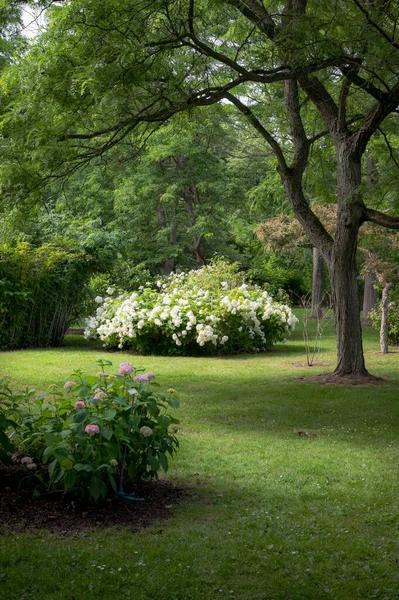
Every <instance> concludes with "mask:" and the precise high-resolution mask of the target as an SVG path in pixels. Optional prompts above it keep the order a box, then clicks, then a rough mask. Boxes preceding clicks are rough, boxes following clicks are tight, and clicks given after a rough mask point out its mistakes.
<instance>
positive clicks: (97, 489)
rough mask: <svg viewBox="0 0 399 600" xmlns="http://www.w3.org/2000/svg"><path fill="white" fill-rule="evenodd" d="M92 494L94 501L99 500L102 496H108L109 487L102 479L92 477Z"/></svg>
mask: <svg viewBox="0 0 399 600" xmlns="http://www.w3.org/2000/svg"><path fill="white" fill-rule="evenodd" d="M90 493H91V495H92V496H93V498H94V500H98V499H99V497H100V496H103V498H105V496H106V495H107V486H106V485H105V483H104V482H103V480H102V479H99V478H98V477H92V478H91V481H90Z"/></svg>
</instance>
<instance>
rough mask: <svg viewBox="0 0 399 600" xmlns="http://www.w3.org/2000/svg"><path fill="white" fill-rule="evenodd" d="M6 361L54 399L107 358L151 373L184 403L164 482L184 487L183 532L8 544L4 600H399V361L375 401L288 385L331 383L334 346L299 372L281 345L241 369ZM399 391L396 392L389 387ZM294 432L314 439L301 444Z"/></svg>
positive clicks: (63, 358) (373, 340)
mask: <svg viewBox="0 0 399 600" xmlns="http://www.w3.org/2000/svg"><path fill="white" fill-rule="evenodd" d="M77 342H78V340H76V339H73V338H70V340H69V345H68V346H67V347H65V348H62V349H55V350H50V351H49V350H40V351H38V350H36V351H22V352H10V353H1V354H0V374H7V375H9V376H11V377H12V378H13V379H14V380H15V382H16V383H18V384H19V385H29V386H34V387H37V388H38V389H41V390H45V389H47V388H48V386H49V385H50V384H51V383H63V382H64V381H65V379H66V378H67V377H68V375H69V373H70V372H71V371H72V370H73V369H75V368H81V369H83V370H84V371H90V372H95V367H94V366H93V363H94V362H95V360H97V359H98V358H100V357H101V356H106V357H107V358H111V360H113V362H114V366H115V367H117V366H118V365H119V362H122V361H125V360H131V361H132V362H133V363H134V364H138V363H140V364H143V365H144V366H145V367H146V368H147V369H149V370H152V371H155V372H156V373H157V374H158V376H159V380H160V382H161V383H162V384H164V385H165V387H170V386H172V387H175V388H176V389H177V390H178V392H179V396H180V400H181V408H180V409H179V411H178V413H179V414H178V416H179V418H180V419H181V421H182V424H183V430H182V432H181V451H180V453H179V455H178V457H177V458H176V459H175V460H174V461H173V464H172V467H171V470H170V472H169V473H168V478H170V479H172V480H174V481H176V482H178V483H182V484H189V486H190V487H189V488H188V490H189V492H188V495H187V497H186V499H185V501H184V502H183V503H182V504H180V505H178V506H176V507H175V508H174V516H173V518H172V519H171V520H170V521H168V522H166V523H157V524H155V525H154V526H153V527H151V528H150V529H147V530H144V531H142V532H140V533H138V534H134V535H133V534H131V533H130V532H128V531H126V530H108V531H107V530H102V531H99V532H95V533H90V532H87V533H77V534H74V535H69V536H62V535H56V534H48V533H46V532H42V533H36V534H26V535H18V536H3V537H2V538H0V599H1V600H17V599H18V600H28V599H29V600H44V599H45V600H72V599H74V600H86V599H88V598H90V599H93V600H97V599H99V600H100V599H101V600H111V599H112V600H119V599H125V598H131V599H132V600H133V599H134V600H150V599H154V600H190V599H193V600H205V599H206V600H213V599H215V598H220V599H221V600H223V599H227V598H231V599H236V600H238V599H241V600H258V599H259V600H261V599H262V600H266V599H267V600H269V599H279V600H280V599H281V600H287V599H289V600H312V599H320V598H331V599H337V600H346V599H348V600H352V599H353V600H355V599H356V600H357V599H363V598H364V599H371V598H379V599H385V600H392V599H394V598H398V597H399V564H398V561H399V536H398V525H399V504H398V497H399V482H398V464H399V441H398V423H399V391H398V385H397V383H396V384H395V382H394V379H399V362H398V358H399V350H398V349H393V352H391V353H390V354H389V355H387V356H384V357H383V356H381V355H379V354H378V335H377V334H376V332H374V331H372V330H369V329H367V330H366V331H365V335H364V342H365V352H366V360H367V366H368V368H369V369H370V371H371V372H372V373H374V374H376V375H383V376H386V377H387V378H388V380H387V383H385V384H383V385H378V386H354V387H346V386H334V387H333V386H324V387H323V386H318V385H314V384H309V383H304V382H302V381H300V380H297V379H294V378H298V377H303V376H306V375H308V374H309V372H311V373H312V374H316V373H321V372H325V371H328V370H332V368H333V365H334V360H335V353H334V339H333V332H332V329H331V328H330V329H329V330H328V331H327V332H326V334H325V338H324V340H323V353H322V355H321V356H320V361H321V362H323V363H331V367H330V368H329V367H313V368H312V369H309V368H305V367H294V366H293V363H300V362H304V361H305V352H304V347H303V343H302V340H301V335H300V331H298V332H296V333H295V334H294V336H293V337H292V338H291V340H290V341H289V342H288V343H287V344H285V345H279V346H277V347H276V348H274V349H273V351H272V352H270V353H268V354H265V355H257V356H239V357H232V358H212V359H205V358H197V359H191V358H168V357H135V356H132V355H130V354H126V353H124V354H122V355H121V354H117V353H115V354H114V355H112V356H110V354H109V353H105V352H103V350H102V349H101V348H99V347H96V346H90V345H84V344H81V345H77ZM389 381H390V382H389ZM296 429H303V430H306V431H311V432H314V433H316V434H317V437H312V438H307V437H298V436H297V435H296V434H295V430H296Z"/></svg>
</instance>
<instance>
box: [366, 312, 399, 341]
mask: <svg viewBox="0 0 399 600" xmlns="http://www.w3.org/2000/svg"><path fill="white" fill-rule="evenodd" d="M369 314H370V319H371V321H372V323H373V327H375V328H376V329H378V330H379V329H380V327H381V304H379V305H378V306H377V307H376V308H375V309H374V310H372V311H371V312H370V313H369ZM388 344H390V345H391V346H399V302H398V301H393V302H390V303H389V305H388Z"/></svg>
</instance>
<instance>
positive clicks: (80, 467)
mask: <svg viewBox="0 0 399 600" xmlns="http://www.w3.org/2000/svg"><path fill="white" fill-rule="evenodd" d="M73 468H74V469H75V471H78V472H79V471H87V473H90V472H91V471H93V468H92V467H91V466H90V465H85V464H83V463H76V465H74V466H73Z"/></svg>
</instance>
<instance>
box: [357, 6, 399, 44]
mask: <svg viewBox="0 0 399 600" xmlns="http://www.w3.org/2000/svg"><path fill="white" fill-rule="evenodd" d="M353 3H354V4H356V6H357V7H358V9H359V10H360V11H361V12H362V13H363V14H364V16H365V17H366V20H367V23H369V24H370V25H371V26H372V27H374V29H376V30H377V31H378V33H379V34H380V35H382V37H383V38H384V39H385V40H386V41H387V42H389V43H390V44H391V45H392V46H393V47H394V48H397V49H398V50H399V44H398V43H397V42H395V40H394V39H393V38H391V37H390V36H389V35H388V34H387V33H386V32H385V31H384V30H383V28H382V27H380V26H379V25H378V23H376V22H375V21H373V19H372V18H371V16H370V13H369V11H368V10H367V9H366V8H364V6H363V5H362V4H361V3H360V2H359V0H353Z"/></svg>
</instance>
